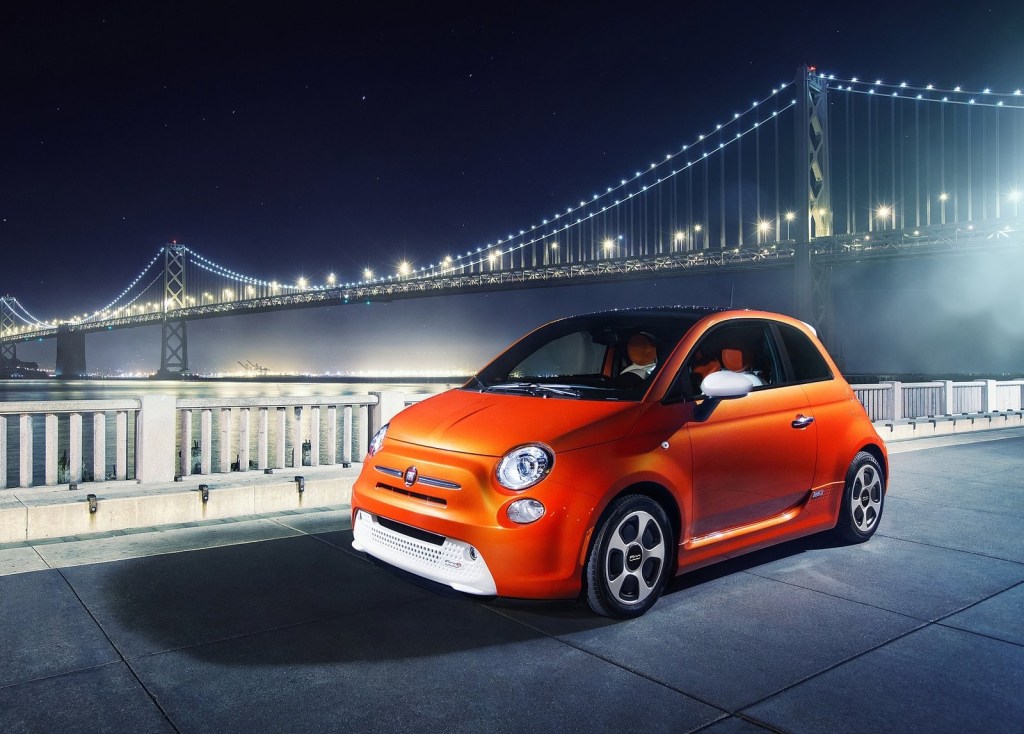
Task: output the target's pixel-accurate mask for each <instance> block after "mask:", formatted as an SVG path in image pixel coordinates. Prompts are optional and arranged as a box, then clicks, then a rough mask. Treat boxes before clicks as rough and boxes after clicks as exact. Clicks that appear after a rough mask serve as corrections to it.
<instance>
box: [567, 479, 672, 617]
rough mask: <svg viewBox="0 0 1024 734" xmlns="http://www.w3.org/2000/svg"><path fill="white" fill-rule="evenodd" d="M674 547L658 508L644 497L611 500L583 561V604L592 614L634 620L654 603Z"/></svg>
mask: <svg viewBox="0 0 1024 734" xmlns="http://www.w3.org/2000/svg"><path fill="white" fill-rule="evenodd" d="M674 548H675V543H674V540H673V537H672V526H671V524H670V523H669V521H668V515H666V514H665V510H664V508H662V506H661V505H659V504H658V503H657V502H655V501H654V500H652V499H651V498H650V497H646V496H644V495H639V494H630V495H625V496H623V497H619V498H618V499H616V500H615V501H614V502H612V504H611V505H610V506H609V508H608V513H607V517H606V518H605V520H604V521H603V522H602V523H601V525H600V527H598V529H597V533H596V534H595V536H594V541H593V544H592V546H591V548H590V555H589V556H588V557H587V566H586V587H587V603H588V604H589V605H590V608H591V609H592V610H593V611H594V613H595V614H600V615H601V616H603V617H615V618H618V619H629V618H632V617H639V616H640V615H641V614H643V613H644V612H646V611H647V610H648V609H650V608H651V607H652V606H654V603H655V602H656V601H658V597H660V596H661V592H662V590H663V589H664V588H665V582H666V581H667V579H668V573H669V568H671V566H672V558H671V555H670V554H671V553H672V552H674Z"/></svg>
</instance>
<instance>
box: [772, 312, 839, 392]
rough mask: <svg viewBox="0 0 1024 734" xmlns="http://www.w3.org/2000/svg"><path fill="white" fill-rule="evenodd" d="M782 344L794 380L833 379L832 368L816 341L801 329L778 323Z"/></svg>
mask: <svg viewBox="0 0 1024 734" xmlns="http://www.w3.org/2000/svg"><path fill="white" fill-rule="evenodd" d="M777 326H778V329H779V334H780V335H781V336H782V344H783V346H784V347H785V348H786V354H787V355H788V356H789V363H790V366H791V368H792V371H793V381H794V382H815V381H817V380H831V379H832V370H830V369H829V367H828V363H827V362H826V361H825V359H824V357H822V356H821V352H819V351H818V348H817V347H816V346H815V345H814V343H813V342H812V341H811V340H810V339H808V338H807V335H806V334H803V333H802V332H801V331H800V330H799V329H797V328H795V327H792V326H790V325H789V324H778V325H777Z"/></svg>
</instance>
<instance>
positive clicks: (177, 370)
mask: <svg viewBox="0 0 1024 734" xmlns="http://www.w3.org/2000/svg"><path fill="white" fill-rule="evenodd" d="M187 260H188V248H186V247H185V246H184V245H177V244H172V245H167V246H165V247H164V304H163V314H164V317H163V323H162V324H161V332H162V334H161V340H160V371H159V372H157V377H160V378H161V379H169V378H176V377H186V376H188V375H189V374H191V372H190V371H189V368H188V322H187V321H185V319H181V318H174V316H173V314H172V313H170V312H172V311H176V310H177V309H180V308H184V307H185V305H186V295H187V292H186V290H185V273H186V270H187V268H186V264H187Z"/></svg>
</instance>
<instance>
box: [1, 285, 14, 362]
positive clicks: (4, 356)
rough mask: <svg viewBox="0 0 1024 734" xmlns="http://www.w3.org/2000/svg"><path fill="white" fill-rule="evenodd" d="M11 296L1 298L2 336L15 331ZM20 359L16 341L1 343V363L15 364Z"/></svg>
mask: <svg viewBox="0 0 1024 734" xmlns="http://www.w3.org/2000/svg"><path fill="white" fill-rule="evenodd" d="M10 300H11V299H10V298H9V297H8V296H4V297H3V298H0V336H9V335H11V334H13V333H14V309H13V308H12V307H11V304H10ZM17 360H18V350H17V349H16V348H15V343H14V342H3V343H2V344H0V363H4V362H6V363H8V364H14V363H15V362H16V361H17Z"/></svg>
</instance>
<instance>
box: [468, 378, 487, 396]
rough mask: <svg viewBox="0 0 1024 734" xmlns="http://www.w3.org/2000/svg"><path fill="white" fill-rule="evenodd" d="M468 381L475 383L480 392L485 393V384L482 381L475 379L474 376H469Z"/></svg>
mask: <svg viewBox="0 0 1024 734" xmlns="http://www.w3.org/2000/svg"><path fill="white" fill-rule="evenodd" d="M469 380H470V382H475V383H476V384H477V385H479V386H480V392H486V391H487V384H486V383H485V382H484V381H483V380H481V379H480V378H479V377H477V376H476V375H470V376H469Z"/></svg>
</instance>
